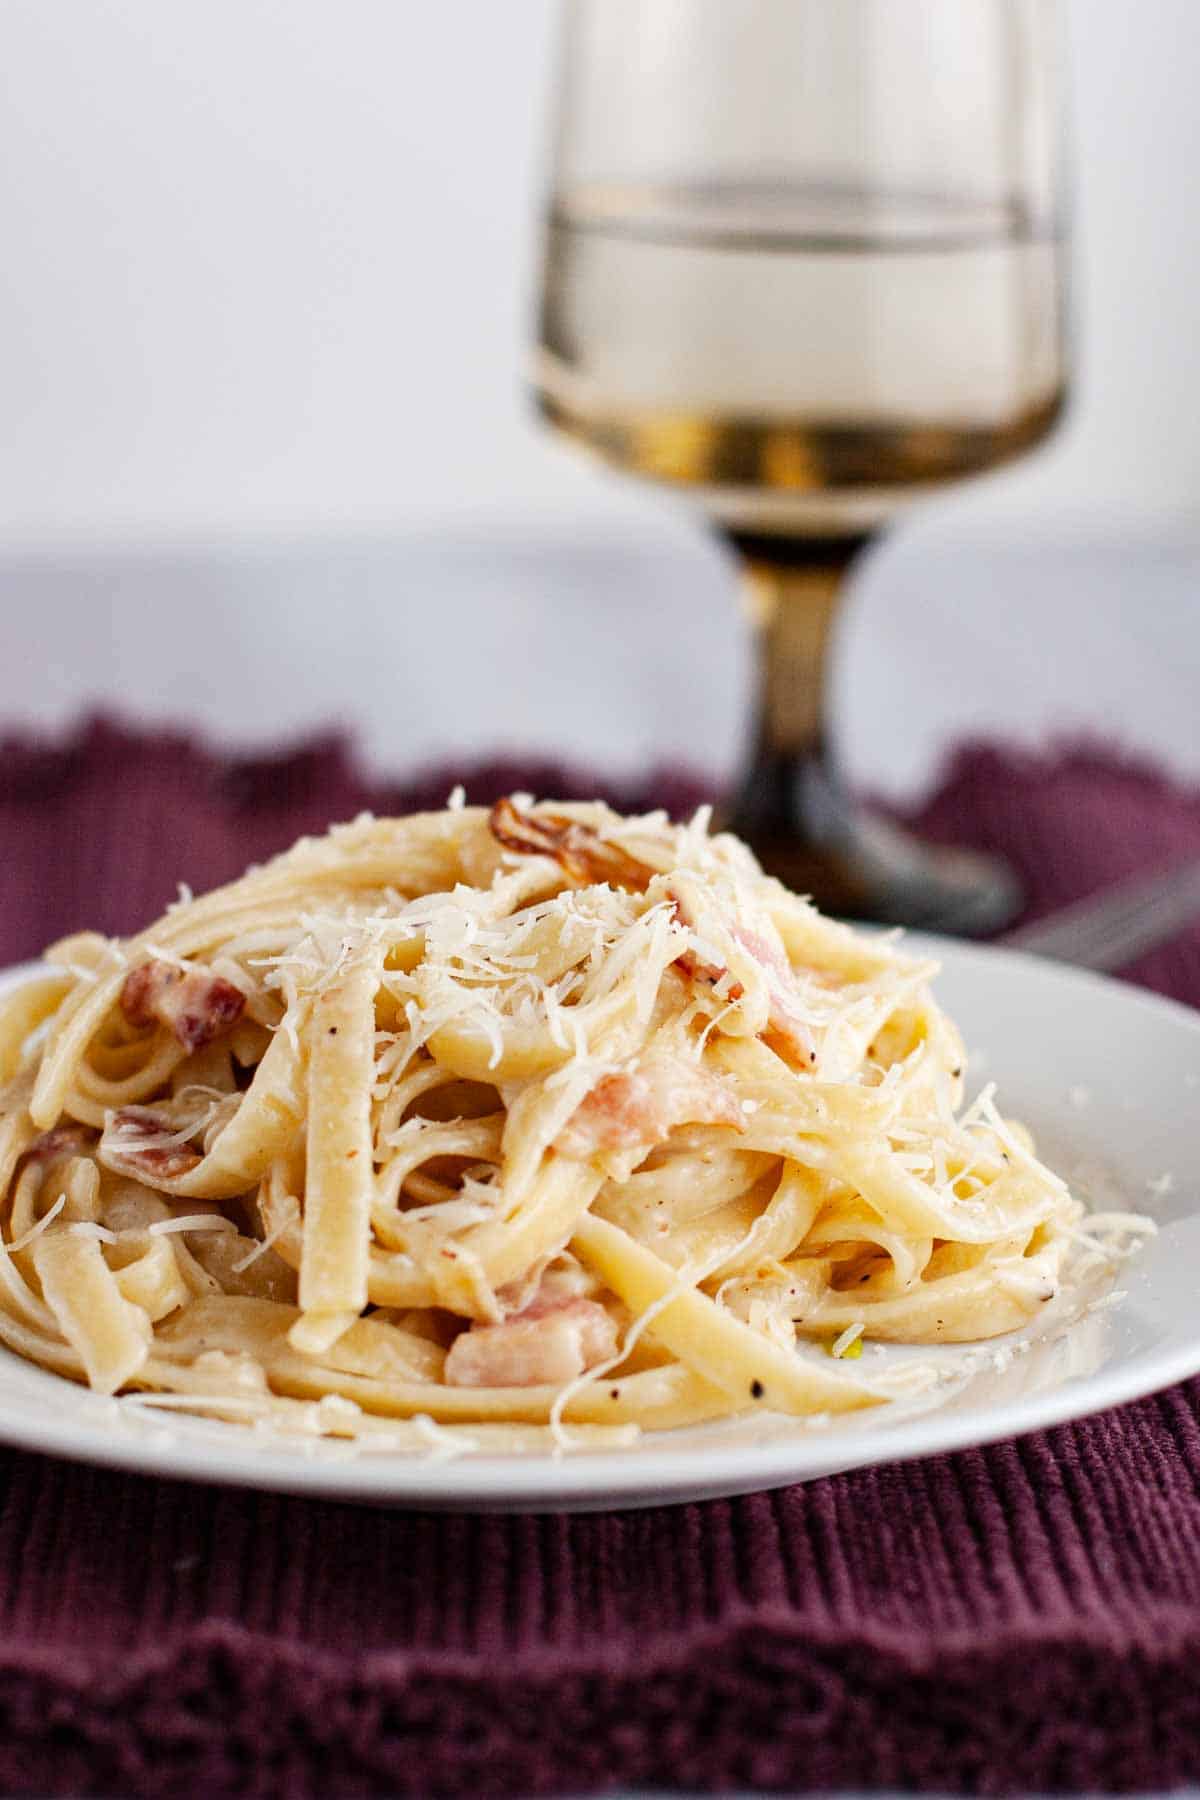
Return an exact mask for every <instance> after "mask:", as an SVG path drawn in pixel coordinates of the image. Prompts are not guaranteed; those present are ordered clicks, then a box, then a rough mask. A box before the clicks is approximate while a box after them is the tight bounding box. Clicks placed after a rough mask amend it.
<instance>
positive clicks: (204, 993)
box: [121, 957, 246, 1051]
mask: <svg viewBox="0 0 1200 1800" xmlns="http://www.w3.org/2000/svg"><path fill="white" fill-rule="evenodd" d="M245 1005H246V996H245V994H243V992H242V990H241V988H237V987H234V985H233V983H232V982H231V981H226V980H225V979H224V978H223V977H222V976H220V975H211V974H209V972H208V970H207V969H181V968H179V967H177V966H176V964H174V963H168V962H163V961H162V960H161V959H160V958H158V957H152V958H151V959H150V961H149V962H144V963H139V964H138V966H137V968H136V969H131V970H130V971H129V973H128V975H127V976H126V977H125V983H124V986H123V987H122V989H121V1011H122V1012H123V1013H124V1014H125V1017H126V1018H127V1019H128V1020H129V1023H130V1024H131V1025H154V1024H159V1025H165V1026H166V1027H167V1029H168V1031H170V1032H172V1033H173V1035H174V1036H175V1037H176V1038H177V1039H178V1040H179V1042H180V1043H181V1044H182V1045H183V1047H184V1049H185V1050H189V1051H190V1050H202V1049H203V1048H204V1046H205V1044H211V1043H212V1042H213V1040H214V1038H219V1037H221V1036H222V1035H223V1034H224V1033H225V1032H227V1031H228V1030H230V1028H231V1027H232V1026H233V1025H235V1024H236V1023H237V1021H238V1019H240V1018H241V1016H242V1012H243V1009H244V1008H245Z"/></svg>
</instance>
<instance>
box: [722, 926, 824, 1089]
mask: <svg viewBox="0 0 1200 1800" xmlns="http://www.w3.org/2000/svg"><path fill="white" fill-rule="evenodd" d="M733 935H734V937H735V938H736V939H737V941H738V943H739V944H740V945H741V946H742V948H743V950H748V951H749V952H750V954H751V956H752V957H753V958H754V960H755V962H756V963H757V964H758V965H759V967H760V968H761V969H764V970H765V971H766V974H767V992H768V994H769V996H770V1003H771V1010H770V1012H769V1013H768V1014H767V1029H766V1030H765V1031H764V1032H763V1033H762V1040H763V1043H764V1044H766V1045H767V1047H768V1048H769V1049H771V1050H774V1051H775V1052H776V1053H777V1055H779V1056H782V1058H783V1060H784V1061H785V1062H789V1063H793V1064H799V1066H800V1067H801V1068H805V1069H810V1068H811V1067H812V1065H813V1063H815V1062H816V1060H817V1047H816V1045H815V1043H814V1042H813V1036H812V1033H811V1031H810V1030H809V1028H808V1026H807V1025H806V1024H805V1022H804V1020H803V1019H802V1018H801V1017H800V1014H799V1013H798V1012H797V1010H796V1003H795V990H794V988H793V986H792V971H791V968H790V966H789V964H788V960H787V957H786V956H784V955H783V954H782V952H781V951H779V950H777V949H776V948H775V946H774V944H770V943H768V942H767V940H766V938H764V937H760V936H759V934H758V933H757V931H749V930H747V929H746V927H745V926H743V925H735V926H734V928H733Z"/></svg>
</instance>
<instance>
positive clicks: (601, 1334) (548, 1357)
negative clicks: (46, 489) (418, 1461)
mask: <svg viewBox="0 0 1200 1800" xmlns="http://www.w3.org/2000/svg"><path fill="white" fill-rule="evenodd" d="M616 1349H617V1327H616V1322H615V1320H613V1319H612V1318H611V1317H610V1315H609V1314H608V1313H606V1312H605V1310H604V1308H603V1307H602V1306H600V1305H599V1304H598V1303H597V1302H596V1301H595V1300H568V1301H567V1302H566V1303H565V1304H563V1303H561V1302H560V1303H558V1304H553V1303H552V1304H550V1305H549V1306H548V1309H547V1310H541V1309H540V1307H539V1301H538V1299H537V1297H536V1296H535V1298H534V1299H533V1301H532V1302H531V1303H530V1305H529V1306H527V1307H526V1309H525V1311H524V1312H519V1313H514V1314H513V1315H512V1317H511V1318H508V1319H505V1320H504V1322H503V1323H502V1324H500V1325H472V1326H471V1328H470V1330H469V1331H464V1332H463V1334H462V1336H461V1337H457V1338H455V1340H454V1342H453V1344H451V1346H450V1349H449V1351H448V1352H447V1354H446V1368H445V1375H444V1379H445V1380H446V1381H448V1382H449V1383H450V1384H451V1385H452V1386H454V1387H475V1388H482V1387H541V1386H543V1385H547V1384H548V1385H551V1386H554V1387H560V1386H561V1385H562V1384H563V1382H566V1381H574V1379H575V1377H576V1376H577V1375H582V1374H583V1373H584V1371H585V1370H586V1369H591V1368H594V1367H595V1366H596V1364H597V1363H601V1362H607V1361H608V1359H609V1358H610V1357H612V1356H614V1355H615V1354H616Z"/></svg>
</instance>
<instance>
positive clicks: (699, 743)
mask: <svg viewBox="0 0 1200 1800" xmlns="http://www.w3.org/2000/svg"><path fill="white" fill-rule="evenodd" d="M1198 600H1200V543H1191V544H1189V543H1187V542H1185V541H1182V540H1180V541H1176V542H1168V541H1158V542H1156V541H1146V542H1141V543H1138V542H1131V541H1114V542H1112V543H1105V542H1103V541H1100V540H1098V539H1096V538H1094V537H1093V538H1091V539H1080V540H1079V541H1076V542H1066V541H1062V542H1041V543H1020V542H1009V543H1006V544H1000V543H997V542H994V541H988V540H982V541H974V540H969V539H962V538H947V537H946V536H945V535H944V534H942V533H938V532H934V531H931V530H928V529H925V528H922V527H920V526H918V527H915V528H912V529H910V530H909V531H907V532H905V533H902V534H900V535H899V536H898V537H897V538H896V539H895V540H894V541H893V542H890V543H888V544H886V545H885V546H884V547H883V548H882V549H881V550H880V551H877V552H876V553H875V554H874V555H873V556H872V558H871V559H869V561H868V562H867V563H866V565H864V567H863V568H862V570H861V571H860V573H859V575H858V577H857V579H856V581H855V583H854V587H853V591H852V595H851V598H850V601H849V604H848V606H847V609H846V613H845V616H844V622H843V626H842V630H841V633H840V637H839V643H838V651H837V664H836V676H835V682H834V694H833V714H834V719H835V726H836V738H837V742H838V746H839V749H840V753H841V755H842V757H843V760H844V762H845V764H846V766H847V768H848V771H849V773H850V774H851V776H852V777H853V778H854V779H856V780H857V781H859V782H860V783H862V784H863V785H865V786H867V787H869V788H872V789H875V790H877V791H880V792H883V793H887V794H890V795H893V796H897V797H911V796H913V795H915V794H916V793H918V792H919V791H920V790H921V789H922V788H923V787H925V786H926V785H927V784H928V783H929V782H930V780H931V778H932V776H933V774H934V772H935V769H936V766H937V763H938V760H939V758H940V757H941V756H942V755H943V753H944V752H945V750H946V748H947V747H948V746H949V745H950V744H951V743H953V742H955V741H957V740H960V739H961V738H963V737H964V736H970V735H973V734H980V735H990V736H1009V737H1012V738H1016V739H1018V740H1024V741H1027V742H1036V741H1042V740H1044V739H1045V738H1046V737H1047V736H1048V735H1050V734H1052V733H1058V734H1063V733H1067V734H1070V733H1076V734H1078V733H1084V734H1092V735H1101V736H1104V737H1105V738H1106V739H1109V740H1110V741H1116V742H1118V743H1122V744H1124V745H1126V746H1128V747H1130V748H1131V749H1134V750H1137V751H1143V752H1148V753H1150V754H1151V755H1152V756H1153V757H1155V758H1156V759H1158V760H1160V761H1162V762H1164V763H1165V764H1166V765H1167V766H1169V767H1172V768H1175V769H1176V770H1178V771H1179V772H1180V773H1183V774H1186V775H1189V776H1192V777H1198V776H1200V732H1198V731H1197V729H1196V723H1195V718H1196V714H1195V706H1196V697H1197V694H1200V605H1198V604H1197V602H1198ZM0 605H2V608H3V619H4V644H5V655H4V656H3V657H2V658H0V719H3V720H5V721H6V722H7V721H23V722H25V723H27V724H30V725H33V726H37V727H41V728H47V729H53V730H59V729H62V728H65V727H66V726H67V725H68V724H69V723H70V721H71V720H72V719H74V718H75V717H76V716H77V715H78V713H79V711H80V710H81V709H82V708H86V707H88V706H90V705H95V704H100V705H105V706H108V707H112V708H120V709H121V710H123V711H124V712H125V713H126V714H132V715H133V716H134V717H136V718H140V719H145V720H153V721H156V722H164V721H165V722H168V723H170V724H173V725H184V724H190V725H194V726H199V727H200V728H202V729H204V730H206V731H208V732H211V733H213V734H215V735H217V736H219V737H221V738H223V739H233V740H235V741H239V742H242V743H264V742H268V741H272V740H277V739H278V738H279V737H280V736H281V735H296V734H299V733H302V732H304V731H306V730H308V729H311V728H312V727H313V726H314V725H317V724H326V723H330V722H339V723H344V724H347V725H349V726H351V727H352V728H353V730H354V731H355V733H356V734H357V736H358V738H359V741H360V743H361V745H362V748H363V750H364V752H365V754H366V756H367V758H368V761H369V762H370V763H371V764H372V765H373V766H374V767H375V768H376V769H383V768H388V769H393V770H407V769H412V768H413V767H414V766H417V765H420V764H422V763H425V762H431V761H436V760H438V759H440V758H443V757H452V756H458V755H463V754H466V755H472V754H475V755H479V756H481V757H482V756H486V755H489V754H494V753H495V752H496V751H498V750H502V749H513V750H524V751H534V752H539V753H545V754H549V755H553V756H556V757H563V756H565V757H567V758H569V759H572V760H575V761H577V762H579V763H583V764H587V765H589V766H595V767H600V768H605V769H611V770H612V771H613V772H614V774H628V773H632V772H635V771H637V770H639V769H642V768H644V767H645V766H646V764H647V762H650V763H653V762H655V761H658V760H674V761H682V762H685V763H687V764H690V765H691V766H693V767H695V768H697V769H699V770H701V771H702V772H705V773H712V774H713V775H714V776H716V777H718V778H721V777H726V776H728V775H729V773H730V772H731V771H732V769H733V768H734V766H735V764H736V761H737V758H738V754H739V747H740V742H741V734H742V731H743V728H744V719H745V709H746V705H747V696H748V693H749V685H750V646H749V642H748V637H747V633H746V631H745V628H744V626H743V624H742V622H741V620H740V618H739V615H738V608H737V605H736V601H735V588H734V580H733V573H732V569H731V566H730V564H729V562H728V561H727V560H726V558H725V557H724V555H723V553H721V552H720V551H719V550H718V549H717V548H716V546H715V545H714V544H713V543H712V542H711V541H709V540H707V539H705V538H704V537H703V536H702V535H701V534H700V533H699V532H698V531H695V530H693V529H691V528H690V527H688V528H685V527H684V526H682V525H680V524H679V523H678V522H671V521H669V520H667V521H664V528H663V532H662V534H661V535H659V536H655V537H654V538H652V539H651V538H638V537H611V538H608V539H600V538H596V537H592V538H587V539H581V540H579V541H566V540H564V539H563V538H562V537H561V536H554V535H549V534H548V535H546V536H544V537H541V538H539V537H535V536H530V535H524V536H520V537H517V536H513V537H509V538H499V537H491V538H480V537H474V538H472V537H463V538H456V539H453V540H450V539H439V538H433V537H430V538H425V539H422V538H413V537H396V538H394V539H386V538H379V539H374V540H370V541H367V540H351V539H347V540H345V541H335V540H322V541H313V542H310V543H292V544H261V545H257V546H254V545H243V546H241V547H239V546H237V545H225V546H220V545H207V546H196V547H193V548H190V549H186V548H180V549H175V550H157V551H153V550H141V551H138V550H129V551H118V550H105V551H93V552H90V553H85V552H83V551H77V552H66V551H63V552H59V553H55V554H53V555H49V554H47V555H42V556H38V557H12V556H10V557H8V558H0Z"/></svg>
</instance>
